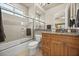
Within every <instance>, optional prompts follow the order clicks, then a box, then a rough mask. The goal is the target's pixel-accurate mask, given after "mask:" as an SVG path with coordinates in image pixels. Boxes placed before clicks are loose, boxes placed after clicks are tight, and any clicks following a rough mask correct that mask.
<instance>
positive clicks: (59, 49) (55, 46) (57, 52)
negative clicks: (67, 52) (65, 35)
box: [51, 41, 64, 56]
mask: <svg viewBox="0 0 79 59" xmlns="http://www.w3.org/2000/svg"><path fill="white" fill-rule="evenodd" d="M63 53H64V45H63V43H62V42H58V41H52V43H51V55H52V56H62V55H64V54H63Z"/></svg>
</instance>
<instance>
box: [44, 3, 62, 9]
mask: <svg viewBox="0 0 79 59" xmlns="http://www.w3.org/2000/svg"><path fill="white" fill-rule="evenodd" d="M61 4H62V3H49V4H46V5H45V6H43V8H44V9H45V10H48V9H50V8H53V7H56V6H58V5H61Z"/></svg>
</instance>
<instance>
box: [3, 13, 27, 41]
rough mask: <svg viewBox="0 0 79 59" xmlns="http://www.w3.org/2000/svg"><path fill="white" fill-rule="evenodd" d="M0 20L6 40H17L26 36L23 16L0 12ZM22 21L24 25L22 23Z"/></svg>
mask: <svg viewBox="0 0 79 59" xmlns="http://www.w3.org/2000/svg"><path fill="white" fill-rule="evenodd" d="M2 20H3V26H4V32H5V35H6V41H12V40H17V39H21V38H24V37H26V21H25V19H23V18H20V17H16V16H14V15H9V14H6V13H2ZM22 22H23V23H24V25H22Z"/></svg>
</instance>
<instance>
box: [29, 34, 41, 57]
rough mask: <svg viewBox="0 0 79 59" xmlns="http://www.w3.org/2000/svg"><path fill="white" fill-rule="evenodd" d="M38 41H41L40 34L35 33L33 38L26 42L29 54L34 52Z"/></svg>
mask: <svg viewBox="0 0 79 59" xmlns="http://www.w3.org/2000/svg"><path fill="white" fill-rule="evenodd" d="M40 41H41V35H35V40H34V41H31V42H30V43H29V44H28V49H29V55H30V56H32V55H34V54H35V53H36V49H37V47H38V45H39V42H40Z"/></svg>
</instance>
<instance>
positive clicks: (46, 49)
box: [42, 47, 50, 56]
mask: <svg viewBox="0 0 79 59" xmlns="http://www.w3.org/2000/svg"><path fill="white" fill-rule="evenodd" d="M42 54H43V56H50V48H47V47H43V48H42Z"/></svg>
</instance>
